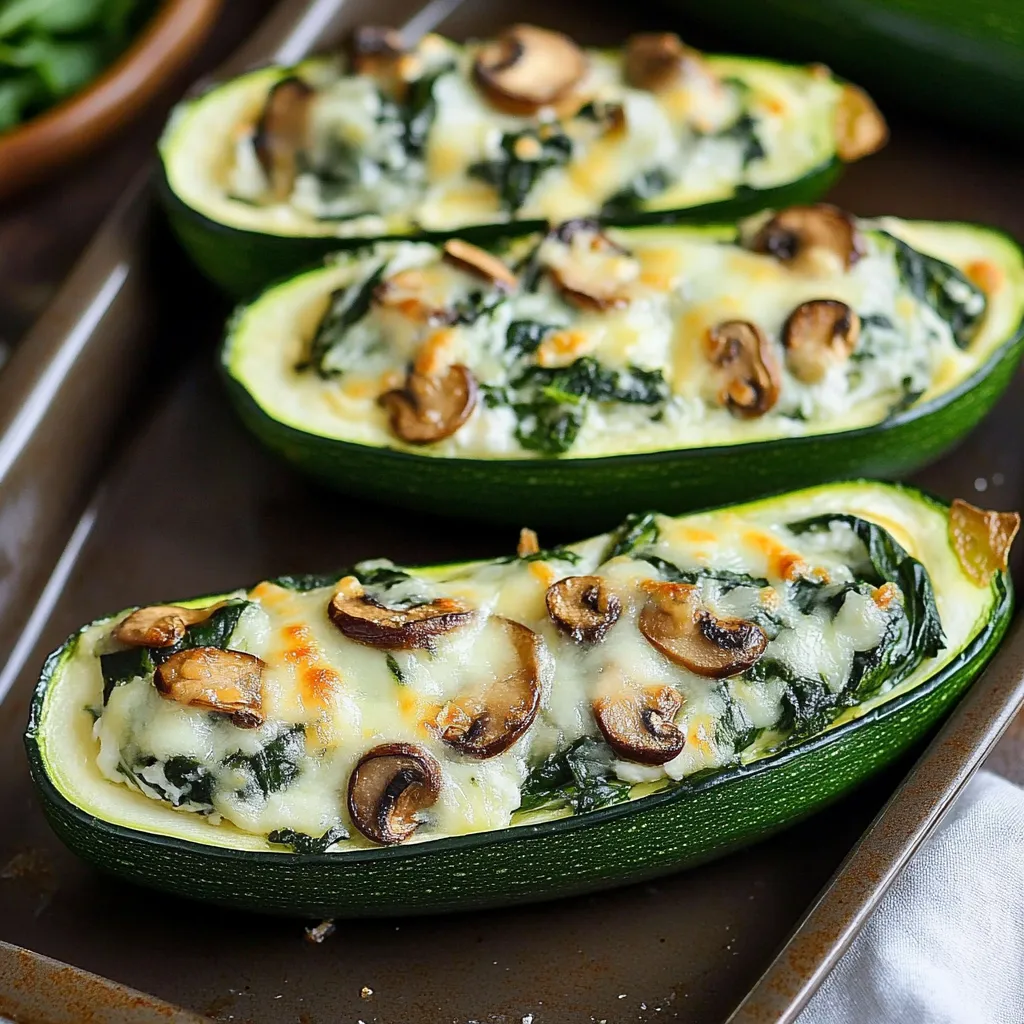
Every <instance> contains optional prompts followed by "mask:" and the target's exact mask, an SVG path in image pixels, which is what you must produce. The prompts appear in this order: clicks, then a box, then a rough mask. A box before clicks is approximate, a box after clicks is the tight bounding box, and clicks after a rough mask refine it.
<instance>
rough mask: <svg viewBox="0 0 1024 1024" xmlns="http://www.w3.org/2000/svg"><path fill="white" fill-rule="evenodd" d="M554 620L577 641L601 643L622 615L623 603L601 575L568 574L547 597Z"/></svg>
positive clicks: (580, 642)
mask: <svg viewBox="0 0 1024 1024" xmlns="http://www.w3.org/2000/svg"><path fill="white" fill-rule="evenodd" d="M544 600H545V602H546V604H547V606H548V615H550V616H551V621H552V622H553V623H554V624H555V625H556V626H557V627H558V628H559V629H560V630H561V631H562V632H563V633H565V634H566V635H567V636H569V637H571V638H572V639H573V640H575V641H576V643H578V644H595V643H600V641H602V640H603V639H604V637H605V634H606V633H607V632H608V630H609V629H611V628H612V626H614V625H615V623H616V622H617V621H618V618H619V615H620V614H622V602H621V601H620V600H619V598H618V597H617V596H616V595H615V594H614V593H613V592H612V590H611V588H610V587H609V586H608V582H607V580H604V579H602V578H601V577H600V576H567V577H566V578H565V579H563V580H559V581H558V582H557V583H552V584H551V586H550V587H548V591H547V594H546V595H545V598H544Z"/></svg>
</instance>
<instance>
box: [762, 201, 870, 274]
mask: <svg viewBox="0 0 1024 1024" xmlns="http://www.w3.org/2000/svg"><path fill="white" fill-rule="evenodd" d="M749 246H750V248H751V249H753V251H754V252H761V253H767V254H769V255H771V256H774V257H775V258H776V259H778V260H780V261H781V262H783V263H786V264H788V265H789V266H791V267H793V269H795V270H800V271H807V272H815V271H818V270H821V269H822V264H823V263H827V262H834V261H835V260H838V261H839V263H840V264H841V265H842V266H843V267H845V268H847V269H848V268H849V267H852V266H853V265H854V263H856V262H857V260H859V259H860V258H861V256H863V255H864V252H865V249H864V240H863V238H861V235H860V232H859V231H858V230H857V225H856V224H854V222H853V218H852V217H851V216H850V215H849V214H848V213H847V212H846V211H845V210H840V209H839V207H838V206H832V205H831V204H830V203H815V204H814V205H813V206H790V207H789V208H788V209H786V210H780V211H779V212H778V213H776V214H775V215H774V216H772V217H770V218H769V219H768V220H767V221H765V223H764V224H762V225H761V227H760V228H759V229H758V230H757V232H756V233H755V234H754V236H753V238H752V239H751V240H750V242H749Z"/></svg>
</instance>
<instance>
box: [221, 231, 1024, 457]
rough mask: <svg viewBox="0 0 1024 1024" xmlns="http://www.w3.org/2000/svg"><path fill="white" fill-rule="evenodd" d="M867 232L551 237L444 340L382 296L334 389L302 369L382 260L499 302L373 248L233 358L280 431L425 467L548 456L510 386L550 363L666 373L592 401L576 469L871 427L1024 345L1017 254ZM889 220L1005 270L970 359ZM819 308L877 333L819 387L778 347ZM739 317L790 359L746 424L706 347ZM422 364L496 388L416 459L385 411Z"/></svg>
mask: <svg viewBox="0 0 1024 1024" xmlns="http://www.w3.org/2000/svg"><path fill="white" fill-rule="evenodd" d="M860 227H861V231H862V233H863V235H864V239H865V244H866V248H867V252H866V255H864V256H863V257H862V258H861V259H859V260H858V261H857V262H856V263H855V264H854V266H853V267H852V268H851V269H850V270H848V271H847V270H844V269H843V268H842V267H841V266H839V265H835V266H832V268H831V269H830V270H828V271H827V272H821V271H819V270H818V269H817V268H815V269H813V270H807V269H804V268H800V267H795V266H790V265H786V264H784V263H781V262H780V261H778V260H776V259H775V258H774V257H772V256H768V255H760V254H756V253H753V252H750V251H748V250H746V249H744V248H742V247H740V246H739V245H737V244H736V243H735V242H734V241H733V238H734V237H735V236H734V233H733V231H732V230H731V229H728V228H722V229H709V228H699V229H698V228H671V229H670V228H646V229H632V230H609V231H608V235H609V236H610V237H611V239H613V240H614V241H615V242H617V243H618V244H620V245H621V246H622V247H623V248H624V249H625V250H627V253H626V254H619V255H616V254H614V253H613V254H611V255H609V254H607V253H605V254H603V255H602V254H596V255H595V254H594V253H590V254H589V255H588V254H586V253H584V254H583V255H582V256H581V255H580V254H578V253H576V252H575V251H572V249H571V247H569V246H566V245H563V244H561V243H556V242H553V241H551V240H548V241H545V242H544V243H543V244H542V245H541V246H540V249H539V250H538V252H537V254H536V258H537V259H540V261H541V262H542V264H544V265H545V266H546V267H547V268H548V269H547V271H546V272H544V273H542V274H541V275H540V277H539V279H538V283H537V284H536V285H535V287H534V288H533V290H531V287H530V285H529V284H528V283H526V280H527V277H528V273H527V272H525V271H524V272H523V273H522V274H521V278H522V283H521V284H520V287H519V289H518V290H517V291H515V292H514V293H513V294H512V295H510V296H508V297H507V298H505V299H504V300H503V301H497V300H498V299H501V296H500V295H498V294H497V293H495V294H494V296H493V297H494V299H495V301H497V304H493V303H492V304H490V307H489V308H488V309H487V310H486V311H485V312H484V313H482V314H480V315H479V316H478V317H477V318H476V319H475V320H473V321H472V322H467V321H466V318H465V317H463V318H461V319H460V321H459V322H457V323H455V324H453V325H451V326H446V327H444V328H443V329H439V328H438V327H437V326H436V321H434V320H430V319H424V316H423V315H422V309H421V308H419V307H416V308H413V309H411V310H410V311H407V312H405V313H403V312H402V311H401V310H398V309H396V307H395V305H393V304H390V303H389V305H388V306H387V307H381V306H379V305H376V304H372V305H371V306H370V309H369V312H368V313H367V315H365V316H364V317H363V318H362V319H361V320H359V321H358V322H357V323H356V324H355V325H354V326H352V327H350V328H349V329H348V330H347V332H346V333H345V334H344V337H343V339H342V340H341V341H340V343H338V344H336V345H335V346H334V347H333V348H332V349H330V351H328V353H327V355H326V357H325V359H324V362H323V368H324V370H325V371H326V372H327V374H328V378H327V379H325V378H324V377H322V376H320V375H318V374H317V373H316V372H313V371H312V370H310V369H308V368H303V366H304V364H306V363H307V357H308V352H309V349H310V345H311V339H312V338H313V337H314V335H315V334H316V333H317V324H318V323H319V322H320V319H321V318H322V316H323V313H324V310H325V306H326V304H327V303H328V296H329V295H331V294H332V293H334V292H335V291H336V290H344V289H346V288H349V289H350V290H355V289H356V288H357V287H358V286H359V284H360V283H361V282H363V281H365V280H366V278H367V277H368V276H369V274H370V273H371V271H372V270H373V269H374V268H377V267H381V266H383V267H384V268H385V269H384V270H383V271H382V273H383V274H384V276H385V277H386V278H388V279H390V280H391V281H398V280H400V281H408V280H409V279H410V277H416V278H417V279H419V280H420V282H421V285H422V291H421V294H422V295H429V297H430V298H429V302H427V303H426V304H427V305H428V306H432V307H436V308H438V309H439V310H440V312H444V308H445V307H447V308H448V309H456V308H461V306H460V304H461V303H464V302H465V301H466V300H467V297H469V296H470V295H471V293H473V292H476V293H477V295H478V296H479V294H480V293H481V292H482V291H483V292H486V290H487V289H486V287H485V285H484V283H483V282H482V281H481V280H480V279H479V278H477V277H475V276H473V275H471V274H468V273H466V272H464V271H460V270H458V269H456V268H455V267H452V266H450V265H448V264H446V263H443V262H439V259H440V254H439V252H438V250H437V249H436V248H435V247H433V246H431V245H428V244H424V243H400V244H394V243H391V244H386V245H382V246H379V247H378V248H376V249H375V250H374V252H373V254H372V255H365V254H364V255H363V256H361V257H359V258H356V259H354V260H353V259H352V258H343V259H341V260H339V262H338V263H337V264H336V265H334V266H330V267H328V268H327V269H324V270H319V271H315V272H312V273H309V274H306V275H303V276H300V277H298V278H295V279H293V280H292V281H290V282H287V283H285V284H284V285H282V286H279V287H277V288H275V289H271V290H270V291H268V292H267V293H265V294H264V295H263V296H262V297H261V298H260V299H258V300H257V301H256V302H254V303H253V304H252V305H250V306H249V307H248V308H246V309H245V310H244V311H243V312H242V313H241V314H240V316H239V318H238V319H237V320H236V322H235V325H234V332H233V334H232V336H231V338H230V339H229V342H228V345H227V347H226V349H225V353H224V359H225V362H226V364H227V366H228V368H229V372H230V373H231V374H232V375H233V376H234V377H235V378H236V379H237V380H238V381H240V382H241V383H242V384H243V385H244V386H245V388H246V389H247V390H248V391H249V392H250V394H251V395H252V396H253V398H254V399H255V401H256V402H257V403H258V404H259V405H260V406H261V407H262V408H263V409H264V410H265V411H266V412H267V413H268V414H269V415H271V416H272V417H273V418H274V419H277V420H279V421H281V422H283V423H286V424H288V425H290V426H292V427H295V428H296V429H298V430H302V431H306V432H308V433H312V434H317V435H320V436H323V437H329V438H336V439H340V440H345V441H353V442H357V443H361V444H371V445H387V446H390V447H395V448H403V447H404V448H406V450H409V451H415V452H416V453H417V454H421V455H428V456H430V455H434V456H447V457H472V458H530V457H534V456H536V455H538V454H543V453H542V452H538V451H535V450H533V449H531V448H529V447H527V446H526V444H524V443H523V441H522V438H521V436H520V435H521V433H522V427H523V424H522V423H521V422H520V421H519V420H518V419H517V414H516V412H515V411H514V408H513V406H514V404H515V403H516V402H517V401H522V400H523V399H522V395H521V392H517V390H516V387H515V386H514V385H515V384H516V381H517V378H519V377H521V376H522V375H523V373H524V372H530V369H529V368H530V367H531V366H539V367H541V368H545V369H550V370H554V369H557V368H559V367H565V366H567V365H568V364H571V363H572V362H573V361H575V360H579V359H581V358H590V359H593V360H596V361H597V362H598V363H599V364H600V365H601V366H602V367H604V368H605V369H606V370H607V371H608V372H610V373H614V374H627V375H628V374H629V373H630V372H631V370H632V369H633V368H637V369H640V370H642V371H645V372H647V373H651V372H656V373H657V374H660V375H661V380H662V381H663V385H662V386H663V388H664V395H663V398H659V397H658V396H657V395H655V396H654V398H653V401H650V402H648V403H642V402H624V401H600V400H598V401H590V402H587V403H585V404H578V405H577V406H576V408H575V410H574V415H577V416H578V417H579V419H580V421H581V422H580V427H579V432H578V435H577V436H576V438H575V440H574V441H573V442H572V444H571V446H570V447H569V449H568V451H567V452H565V453H564V457H567V458H573V457H587V456H601V455H612V454H620V453H629V452H640V451H658V450H671V449H683V448H692V447H700V446H706V445H722V444H734V443H739V442H744V441H755V440H764V439H769V438H774V437H793V436H800V435H806V434H820V433H826V432H830V431H837V430H844V429H851V428H855V427H862V426H866V425H870V424H874V423H879V422H881V421H882V420H884V419H886V418H887V417H888V416H889V415H890V414H891V413H892V412H893V410H895V409H904V408H907V407H908V406H913V405H917V404H921V403H926V402H928V401H929V400H931V399H933V398H935V397H937V396H940V395H942V394H944V393H946V392H948V391H950V390H952V389H953V388H955V387H957V386H958V385H960V384H962V382H963V381H965V380H966V379H968V378H969V377H970V376H971V374H972V373H974V372H976V371H977V370H978V368H979V367H980V366H982V365H983V364H984V363H985V361H986V360H987V359H989V358H990V357H991V356H992V354H993V353H994V352H995V351H996V349H997V348H998V347H999V346H1000V345H1002V344H1004V343H1005V341H1006V340H1007V339H1008V338H1010V337H1011V336H1012V335H1013V334H1014V331H1015V329H1016V326H1017V325H1018V323H1019V322H1020V319H1021V317H1022V315H1024V265H1022V263H1021V256H1020V253H1019V251H1018V250H1016V249H1015V248H1014V247H1013V246H1012V244H1011V243H1009V242H1007V241H1005V240H1004V239H1002V238H1001V237H1000V236H998V235H995V234H994V233H988V232H986V231H984V230H982V229H974V228H968V227H965V226H957V225H948V226H942V225H928V224H912V223H906V222H900V221H895V220H892V219H885V220H882V221H878V222H862V223H861V225H860ZM876 227H881V228H883V229H884V230H885V231H886V232H887V233H888V234H890V235H893V236H896V237H898V238H902V239H904V240H906V241H907V242H908V243H910V244H911V245H912V246H914V247H916V248H918V249H920V250H921V251H923V252H925V253H927V254H929V255H931V256H935V257H937V258H939V259H941V260H944V261H945V262H947V263H949V264H952V265H953V266H956V267H970V266H974V265H977V264H978V263H979V261H983V262H984V263H985V264H986V266H990V267H997V268H998V274H996V273H993V272H991V270H990V271H988V272H986V274H985V275H984V276H985V278H986V280H987V281H988V282H989V283H990V284H992V283H994V284H995V287H994V290H993V291H989V292H988V293H986V295H985V299H986V300H987V310H986V312H985V315H984V318H983V319H982V321H981V324H980V326H979V328H978V330H977V333H976V334H975V336H974V338H973V339H972V341H971V343H970V345H969V347H968V348H966V349H961V348H958V347H957V345H956V344H955V342H954V339H953V335H952V332H951V330H950V325H949V324H947V323H946V322H944V321H943V320H942V319H941V318H940V317H939V315H938V314H937V313H936V312H935V310H934V309H933V308H932V307H931V306H930V305H928V304H927V303H926V302H923V301H921V300H920V299H919V298H917V297H916V296H915V295H913V294H912V293H911V292H910V291H908V289H907V286H906V285H905V283H904V282H903V281H902V280H901V277H900V274H899V269H898V266H897V264H896V262H895V257H894V251H893V247H892V243H891V239H887V238H886V237H885V236H884V235H882V234H880V233H877V232H876V230H875V228H876ZM535 245H536V242H535V241H533V240H521V241H520V242H518V243H516V244H515V246H513V249H512V251H511V252H510V253H509V254H508V258H509V262H514V261H515V260H517V259H521V258H525V256H526V255H527V254H528V253H530V252H532V251H533V247H534V246H535ZM598 256H601V258H600V259H599V258H598ZM982 257H984V259H983V260H982ZM567 261H568V262H571V263H572V264H573V266H574V267H575V270H576V273H577V274H578V275H579V276H581V277H582V279H583V281H584V282H588V281H590V282H594V283H595V285H599V286H600V288H601V289H603V290H608V291H610V292H611V293H612V294H613V295H615V296H619V297H621V298H622V301H621V302H620V303H618V304H617V305H616V304H615V303H612V304H611V305H610V306H608V307H607V308H604V309H600V310H593V309H587V308H582V309H581V308H578V306H577V305H574V304H572V303H571V302H567V301H566V300H565V298H564V297H563V296H562V295H561V293H560V291H559V289H558V288H557V287H556V285H555V282H554V279H553V276H552V275H553V274H556V273H559V272H564V270H565V264H566V262H567ZM592 264H593V265H592ZM424 282H426V283H424ZM389 293H390V290H389ZM347 296H348V293H346V298H345V302H346V303H347V302H349V301H350V300H349V299H348V297H347ZM811 299H834V300H839V301H842V302H844V303H846V304H847V305H848V306H849V307H850V308H851V309H852V310H853V311H854V312H856V313H857V314H859V316H860V317H861V319H862V321H863V326H862V328H861V332H860V338H859V340H858V342H857V346H856V348H855V350H854V352H853V355H852V357H851V358H850V359H848V360H846V361H838V362H836V363H835V364H834V365H833V366H832V367H831V369H830V370H829V371H828V372H827V373H826V374H825V376H824V377H823V378H822V379H821V380H820V381H818V382H816V383H805V382H804V381H802V380H800V379H798V378H797V377H796V376H794V375H793V373H792V372H790V368H789V366H788V365H787V360H786V352H785V349H784V346H783V344H782V341H781V335H782V331H783V325H784V324H785V322H786V320H787V318H788V317H789V315H790V313H791V312H792V311H793V310H794V309H795V308H796V307H797V306H798V305H799V304H801V303H803V302H806V301H808V300H811ZM485 304H486V303H485ZM737 319H738V320H747V321H750V322H752V323H754V324H756V325H757V326H758V327H759V328H760V329H761V330H762V331H763V332H764V333H765V335H766V336H767V338H768V341H769V345H770V348H771V349H772V350H773V352H774V353H775V359H776V362H777V363H778V364H779V366H780V367H781V390H780V397H779V399H778V401H777V403H776V404H775V405H774V407H773V408H771V409H770V410H769V411H768V412H767V413H765V414H764V415H761V416H755V417H752V418H749V419H744V418H739V417H737V416H734V415H733V414H732V413H731V412H730V411H729V410H728V408H725V407H723V405H722V404H721V397H720V393H719V385H718V378H717V377H716V371H715V369H714V368H713V367H712V365H711V364H710V362H709V360H708V358H707V355H706V352H705V347H704V346H705V339H706V337H707V334H708V330H709V329H710V328H711V327H712V326H714V325H715V324H717V323H720V322H721V321H724V320H737ZM522 321H527V322H532V323H534V324H539V325H543V326H544V327H545V328H547V330H546V333H544V335H543V339H542V340H541V341H540V344H539V345H538V347H537V349H536V351H535V352H534V353H533V354H530V353H528V352H526V353H524V352H522V351H517V350H515V349H514V348H513V347H512V346H511V345H510V342H509V339H510V337H511V335H510V333H509V328H510V325H511V324H513V323H514V322H522ZM410 363H414V364H415V366H416V368H417V369H418V370H419V371H420V372H432V373H437V372H440V371H443V369H444V368H445V367H447V366H448V365H450V364H451V363H462V364H464V365H465V366H467V367H468V368H469V369H470V370H471V371H472V373H473V374H474V376H475V377H476V379H477V380H478V382H480V383H481V384H482V385H485V386H486V390H485V392H484V400H482V401H478V402H477V405H476V408H475V410H474V411H473V413H472V415H471V416H470V417H469V419H468V421H467V422H466V423H465V424H464V425H463V426H461V427H460V428H459V429H458V431H457V432H456V433H455V434H454V435H453V436H451V437H448V438H446V439H444V440H441V441H439V442H436V443H433V444H429V445H419V446H416V447H415V448H413V447H411V446H407V445H404V444H403V442H402V441H401V440H400V439H398V438H397V437H396V436H394V435H393V433H392V432H391V430H390V428H389V424H388V419H387V415H386V412H385V410H384V409H382V408H381V407H380V406H379V404H378V403H377V401H376V399H377V396H378V395H379V394H380V393H381V392H382V391H384V390H387V389H388V388H391V387H395V386H396V383H395V382H396V381H398V380H401V379H402V378H403V377H404V373H405V370H406V367H407V366H408V365H409V364H410ZM510 384H511V385H513V387H512V388H511V389H509V385H510ZM549 454H550V453H549ZM560 454H561V453H560Z"/></svg>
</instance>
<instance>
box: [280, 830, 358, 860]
mask: <svg viewBox="0 0 1024 1024" xmlns="http://www.w3.org/2000/svg"><path fill="white" fill-rule="evenodd" d="M342 839H348V831H347V830H346V829H344V828H343V827H342V826H341V825H333V826H331V828H329V829H328V830H327V831H326V832H325V833H324V834H323V835H322V836H310V835H307V834H306V833H305V832H296V831H295V829H293V828H278V829H275V830H274V831H273V832H271V833H270V834H269V835H268V836H267V842H268V843H273V844H274V845H275V846H288V847H291V850H292V853H326V852H327V851H328V850H329V849H330V848H331V847H332V846H333V845H334V844H335V843H337V842H340V841H341V840H342Z"/></svg>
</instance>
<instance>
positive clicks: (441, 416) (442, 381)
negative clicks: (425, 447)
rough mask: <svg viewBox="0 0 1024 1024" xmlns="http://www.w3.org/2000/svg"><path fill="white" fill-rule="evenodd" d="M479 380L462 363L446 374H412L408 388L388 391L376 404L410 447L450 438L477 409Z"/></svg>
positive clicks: (394, 430)
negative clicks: (381, 407) (380, 406)
mask: <svg viewBox="0 0 1024 1024" xmlns="http://www.w3.org/2000/svg"><path fill="white" fill-rule="evenodd" d="M476 396H477V386H476V378H475V377H474V376H473V374H472V373H470V371H469V370H468V369H467V368H466V367H465V366H462V365H461V364H460V363H455V364H454V365H453V366H449V367H448V369H447V370H446V371H445V372H444V373H443V374H437V375H432V374H424V373H416V372H415V371H414V372H412V373H410V374H409V375H408V376H407V377H406V378H405V386H404V387H401V388H396V389H395V390H393V391H385V392H384V394H383V395H381V396H380V398H378V399H377V401H378V402H379V403H380V404H381V405H382V406H383V407H384V408H385V409H386V410H387V413H388V416H389V418H390V421H391V430H392V432H393V433H394V434H395V435H396V436H397V437H400V438H401V439H402V440H403V441H407V442H408V443H409V444H430V443H431V442H433V441H440V440H442V439H443V438H446V437H451V436H452V434H454V433H455V431H456V430H458V429H459V427H461V426H462V424H463V423H465V422H466V420H468V419H469V417H470V414H471V413H472V412H473V409H474V407H475V406H476Z"/></svg>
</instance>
